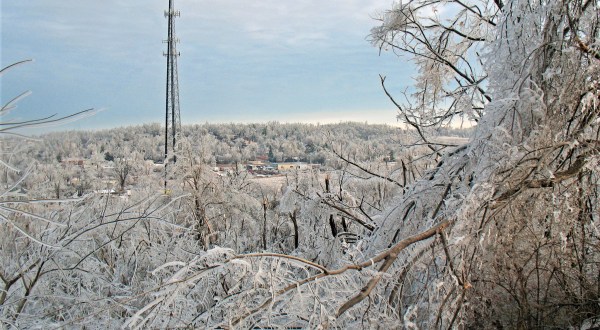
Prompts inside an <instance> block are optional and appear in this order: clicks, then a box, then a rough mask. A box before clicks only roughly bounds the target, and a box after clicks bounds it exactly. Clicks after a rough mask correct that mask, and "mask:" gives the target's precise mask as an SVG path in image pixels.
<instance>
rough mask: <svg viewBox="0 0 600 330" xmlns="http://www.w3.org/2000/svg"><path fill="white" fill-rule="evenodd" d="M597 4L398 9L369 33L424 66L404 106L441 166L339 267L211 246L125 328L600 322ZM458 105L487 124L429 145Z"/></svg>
mask: <svg viewBox="0 0 600 330" xmlns="http://www.w3.org/2000/svg"><path fill="white" fill-rule="evenodd" d="M598 6H599V5H598V2H597V1H592V0H574V1H526V0H515V1H507V2H503V1H500V0H496V1H491V0H490V1H483V0H481V1H475V0H473V1H466V0H453V1H446V2H438V1H429V0H415V1H407V2H402V3H400V4H398V5H397V6H395V7H394V8H393V9H392V10H391V11H390V12H389V13H386V14H385V17H384V19H383V23H382V26H381V27H379V28H377V29H376V30H375V31H374V38H375V40H376V42H378V43H380V44H381V45H382V46H383V48H389V49H394V50H398V51H401V52H408V53H409V54H411V55H413V56H414V58H415V61H416V62H415V63H416V64H417V66H418V67H419V69H420V73H421V75H420V76H419V78H418V80H417V86H416V92H415V94H414V98H411V97H410V96H409V98H408V101H409V102H408V103H407V104H406V105H403V104H401V103H399V102H397V103H396V104H397V105H398V107H399V110H400V113H401V117H402V118H403V119H404V120H405V121H406V122H407V123H408V124H409V125H411V126H413V127H414V129H416V130H418V131H419V134H421V135H422V136H421V137H422V139H423V140H424V142H425V143H427V145H428V146H429V147H430V148H431V149H432V151H433V152H434V153H433V156H435V157H437V159H439V162H438V164H437V166H436V167H435V168H433V169H431V170H429V171H428V172H427V173H425V174H424V176H423V178H422V179H420V180H417V181H416V182H414V183H413V184H410V185H409V186H408V187H406V191H405V192H404V193H403V194H401V195H399V196H398V198H397V200H396V202H395V205H393V206H388V207H386V208H385V209H384V210H383V211H382V212H381V214H380V215H379V216H378V217H375V219H376V220H377V223H376V224H375V225H374V226H375V228H374V229H373V231H372V233H371V234H370V235H368V236H367V237H366V238H364V239H363V240H360V241H359V242H358V243H357V245H355V246H354V247H353V248H352V249H349V250H348V251H347V253H348V256H347V257H343V258H340V259H339V260H337V263H334V264H331V265H327V266H324V265H321V264H318V263H315V262H314V261H311V260H308V259H306V258H303V257H302V256H295V255H275V254H249V255H235V253H234V252H233V251H231V250H222V249H219V250H211V251H208V252H207V253H206V254H201V255H199V256H198V258H196V259H194V260H193V261H189V262H183V263H181V264H177V265H175V264H165V266H164V267H161V268H159V269H157V272H159V271H160V272H161V274H163V275H162V276H164V278H165V279H168V280H167V281H168V282H167V283H168V285H169V286H170V289H169V290H161V291H160V292H159V293H158V297H159V298H156V299H155V300H154V301H153V302H152V303H151V304H149V305H146V307H144V308H142V309H140V310H139V312H138V313H137V314H136V315H135V316H134V317H132V318H131V319H130V321H129V322H128V323H127V325H130V326H141V325H150V326H156V325H158V324H164V323H159V322H173V323H169V324H170V325H173V326H175V325H178V326H179V325H195V326H217V325H220V326H224V327H226V326H234V327H236V326H242V327H251V326H267V325H268V326H274V325H280V326H301V327H308V328H316V327H322V328H326V327H329V326H332V327H367V328H368V327H375V326H379V327H389V328H397V327H406V328H453V327H479V328H490V327H499V328H502V327H508V328H534V327H568V326H581V325H584V324H587V325H588V326H591V324H594V323H595V322H597V317H598V316H599V315H600V309H599V308H598V305H597V301H598V299H599V297H600V292H599V291H598V289H597V288H598V284H599V283H598V273H599V271H600V269H599V268H598V265H599V261H600V260H598V256H600V253H599V252H600V251H599V249H598V246H599V245H598V244H599V243H600V242H599V237H598V232H597V228H598V225H599V220H600V219H599V218H598V214H599V210H598V183H599V180H598V179H599V178H598V169H599V167H598V166H599V159H598V153H599V151H600V142H599V141H598V137H599V134H600V133H599V132H600V126H599V120H598V114H599V112H600V108H599V103H600V100H599V96H600V95H599V93H600V92H599V83H598V76H599V75H598V74H599V71H600V70H599V69H600V54H599V43H598V36H599V32H598V23H599V22H598V21H599V16H598V12H599V9H600V8H599V7H598ZM390 98H392V99H393V97H392V95H391V93H390ZM411 100H412V101H415V102H410V101H411ZM394 102H396V101H395V100H394ZM462 114H464V115H466V116H468V118H470V119H472V120H474V121H476V122H477V123H478V124H477V127H476V129H475V131H474V133H473V135H472V136H471V138H470V142H469V143H468V144H466V145H464V146H461V147H458V148H454V149H450V150H448V151H442V150H441V149H440V146H442V147H445V145H442V144H439V143H437V144H436V143H431V142H432V141H429V138H428V136H427V134H426V133H427V130H426V128H427V126H433V125H438V124H440V123H444V122H448V121H450V120H451V118H452V117H454V116H456V115H458V116H461V115H462ZM157 274H158V273H157ZM201 279H206V280H208V279H213V281H214V283H213V284H212V285H211V287H214V286H215V285H217V286H219V285H220V288H219V289H218V290H216V291H215V292H213V293H214V294H213V296H214V299H215V303H211V304H210V305H203V307H201V308H200V307H198V308H199V309H197V311H196V312H192V313H190V312H189V309H186V312H185V313H182V314H179V315H180V317H181V318H180V319H179V320H177V321H175V320H174V319H173V318H169V315H170V314H169V313H170V312H172V311H173V308H176V307H175V306H176V305H177V303H176V302H179V301H185V304H191V305H193V302H192V301H191V300H190V299H187V298H185V297H188V296H186V294H187V292H198V290H200V289H199V288H198V285H200V286H203V285H207V284H200V283H204V282H202V281H203V280H201ZM209 282H210V281H209ZM209 282H206V283H209ZM190 285H194V287H193V289H190V290H188V289H186V287H189V286H190ZM196 306H199V305H196ZM178 322H180V323H178Z"/></svg>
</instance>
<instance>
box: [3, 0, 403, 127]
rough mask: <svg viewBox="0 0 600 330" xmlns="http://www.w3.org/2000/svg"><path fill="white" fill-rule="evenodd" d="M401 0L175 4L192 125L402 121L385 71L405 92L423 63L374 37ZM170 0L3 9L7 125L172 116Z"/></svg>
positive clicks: (35, 3) (120, 122)
mask: <svg viewBox="0 0 600 330" xmlns="http://www.w3.org/2000/svg"><path fill="white" fill-rule="evenodd" d="M391 6H392V1H391V0H385V1H380V0H371V1H368V0H331V1H318V0H295V1H288V0H262V1H240V0H203V1H199V0H176V1H175V7H176V9H177V10H179V11H180V12H181V16H180V17H179V18H178V19H177V20H176V34H177V37H178V38H179V39H180V41H181V42H180V43H179V44H178V50H179V51H180V52H181V57H179V59H178V65H179V70H178V73H179V88H180V109H181V110H180V111H181V121H182V124H196V123H204V122H211V123H228V122H246V123H248V122H266V121H279V122H310V123H316V122H320V123H330V122H340V121H361V122H365V121H367V122H369V123H387V124H391V125H396V124H397V121H396V114H397V111H396V110H395V108H394V106H393V104H391V102H390V101H389V100H388V99H387V98H386V96H385V94H384V93H383V90H382V88H381V85H380V81H379V75H380V74H381V75H384V76H387V80H386V85H387V87H388V88H389V89H390V90H392V91H397V92H398V94H400V93H401V92H402V91H404V90H405V89H406V88H407V87H408V86H409V85H410V83H411V79H410V77H411V75H413V74H414V68H413V67H412V66H411V65H410V64H409V63H408V62H407V60H406V59H405V58H399V57H397V56H396V55H394V54H393V53H385V52H384V53H381V54H380V52H379V49H377V48H376V47H373V46H372V45H371V44H370V43H369V41H368V35H369V32H370V29H371V28H373V27H374V26H376V25H377V24H378V22H377V21H376V20H375V19H374V17H376V16H377V15H378V14H379V13H382V12H384V11H385V10H388V9H390V8H391ZM167 7H168V1H167V0H161V1H158V0H103V1H97V0H61V1H47V0H27V1H12V0H11V1H2V3H1V30H0V33H1V36H2V39H1V57H0V65H1V66H2V67H5V66H7V65H9V64H11V63H14V62H16V61H19V60H23V59H33V62H31V63H28V64H26V65H22V66H19V67H17V68H15V69H13V70H10V71H9V72H7V73H6V74H4V75H3V76H2V78H1V80H0V88H1V101H2V104H4V103H6V102H7V101H8V100H10V99H12V98H13V97H14V96H16V95H19V94H20V93H22V92H24V91H27V90H31V91H32V94H31V95H30V96H28V97H27V98H25V99H23V100H21V101H19V103H18V108H17V109H15V110H14V111H12V112H11V114H10V115H8V116H6V117H5V118H4V119H2V120H3V121H6V120H17V119H33V118H39V117H43V116H49V115H52V114H57V116H64V115H69V114H71V113H74V112H77V111H80V110H84V109H88V108H95V109H99V110H100V111H99V112H98V113H96V114H95V115H94V116H91V117H88V118H84V119H80V120H78V121H76V122H74V123H70V124H67V125H63V126H60V127H57V128H46V129H45V130H50V129H51V130H63V129H104V128H111V127H120V126H127V125H139V124H143V123H152V122H160V123H162V122H163V121H164V112H165V80H166V58H165V57H164V56H163V52H164V51H166V47H165V46H166V45H165V44H163V42H162V41H163V40H164V39H166V37H167V19H166V18H165V17H164V10H165V9H167Z"/></svg>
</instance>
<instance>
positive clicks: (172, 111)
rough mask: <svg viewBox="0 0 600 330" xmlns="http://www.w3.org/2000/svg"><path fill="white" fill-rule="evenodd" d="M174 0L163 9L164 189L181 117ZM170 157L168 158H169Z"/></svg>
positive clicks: (173, 155) (177, 40)
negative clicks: (165, 29) (165, 25)
mask: <svg viewBox="0 0 600 330" xmlns="http://www.w3.org/2000/svg"><path fill="white" fill-rule="evenodd" d="M174 1H175V0H169V10H165V18H167V19H168V21H169V29H168V37H167V40H163V43H166V44H167V52H166V53H164V52H163V55H164V56H165V57H166V58H167V89H166V111H165V162H164V165H165V191H166V189H167V179H168V176H167V165H168V163H169V160H170V159H171V160H172V161H173V163H175V162H176V161H177V156H176V149H177V139H178V138H179V135H180V133H181V118H180V114H179V79H178V74H177V58H178V57H179V55H180V53H179V52H178V51H177V44H178V43H179V39H178V38H177V36H176V35H175V18H177V17H179V16H180V15H181V14H180V12H179V11H176V10H175V8H174ZM169 158H170V159H169Z"/></svg>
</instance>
